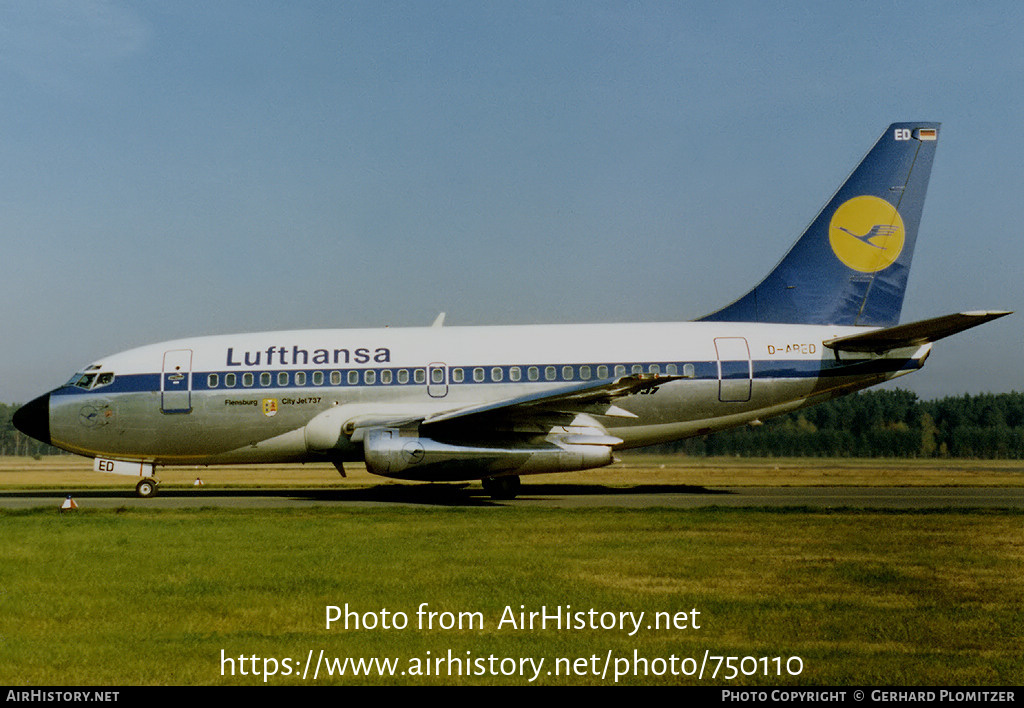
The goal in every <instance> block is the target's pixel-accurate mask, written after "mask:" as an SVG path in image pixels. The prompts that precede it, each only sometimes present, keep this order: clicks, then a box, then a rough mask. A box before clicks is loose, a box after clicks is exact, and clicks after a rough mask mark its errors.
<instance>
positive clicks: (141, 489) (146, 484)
mask: <svg viewBox="0 0 1024 708" xmlns="http://www.w3.org/2000/svg"><path fill="white" fill-rule="evenodd" d="M159 487H160V482H158V481H157V480H156V479H154V478H153V477H143V478H142V479H140V480H139V483H138V484H136V485H135V493H136V494H138V495H139V496H140V497H142V498H143V499H150V498H151V497H155V496H156V493H157V491H159Z"/></svg>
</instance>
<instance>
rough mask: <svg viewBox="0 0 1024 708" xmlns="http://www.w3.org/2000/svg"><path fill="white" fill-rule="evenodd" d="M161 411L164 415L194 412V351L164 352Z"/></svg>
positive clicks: (175, 350) (174, 350)
mask: <svg viewBox="0 0 1024 708" xmlns="http://www.w3.org/2000/svg"><path fill="white" fill-rule="evenodd" d="M160 410H161V411H162V412H164V413H191V412H192V350H191V349H171V350H170V351H166V352H164V366H163V372H162V373H161V375H160Z"/></svg>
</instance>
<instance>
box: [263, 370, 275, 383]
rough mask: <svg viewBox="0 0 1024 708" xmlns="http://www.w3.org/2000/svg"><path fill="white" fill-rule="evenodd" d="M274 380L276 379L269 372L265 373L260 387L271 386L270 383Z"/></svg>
mask: <svg viewBox="0 0 1024 708" xmlns="http://www.w3.org/2000/svg"><path fill="white" fill-rule="evenodd" d="M273 380H274V377H273V376H271V375H270V372H269V371H264V372H263V373H262V374H260V386H269V385H270V382H271V381H273Z"/></svg>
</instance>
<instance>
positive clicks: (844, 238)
mask: <svg viewBox="0 0 1024 708" xmlns="http://www.w3.org/2000/svg"><path fill="white" fill-rule="evenodd" d="M828 241H829V243H830V244H831V245H832V251H833V252H834V253H835V254H836V256H837V257H838V258H839V260H841V261H842V262H843V263H845V264H846V265H847V266H849V267H850V268H853V269H854V270H859V271H860V272H861V273H874V272H876V271H880V270H882V269H883V268H888V267H889V266H891V265H892V264H893V263H894V262H895V261H896V259H897V258H899V257H900V252H902V251H903V219H902V218H900V213H899V212H898V211H896V207H894V206H893V205H892V204H890V203H889V202H887V201H885V200H884V199H879V198H878V197H869V196H863V197H854V198H853V199H850V200H849V201H847V202H844V203H843V205H842V206H841V207H839V208H838V209H836V213H835V214H833V215H832V221H831V222H830V223H829V225H828Z"/></svg>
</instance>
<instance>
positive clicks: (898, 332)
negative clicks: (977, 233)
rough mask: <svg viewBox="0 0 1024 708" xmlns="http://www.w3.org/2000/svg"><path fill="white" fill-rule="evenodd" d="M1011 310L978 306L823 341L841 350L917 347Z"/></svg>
mask: <svg viewBox="0 0 1024 708" xmlns="http://www.w3.org/2000/svg"><path fill="white" fill-rule="evenodd" d="M1009 314H1011V313H1010V312H1009V311H1007V310H980V311H975V312H958V313H955V314H952V315H944V316H942V317H933V318H932V319H928V320H920V321H918V322H909V323H907V324H902V325H896V326H895V327H885V328H883V329H875V330H872V331H870V332H864V333H863V334H852V335H847V336H845V337H836V338H835V339H829V340H826V341H825V342H823V344H824V345H825V346H826V347H828V348H829V349H835V350H837V351H845V352H876V353H882V352H887V351H889V350H891V349H902V348H904V347H917V346H921V345H922V344H929V343H931V342H936V341H938V340H940V339H943V338H944V337H948V336H950V335H952V334H956V333H957V332H962V331H964V330H965V329H970V328H971V327H977V326H978V325H980V324H985V323H986V322H990V321H992V320H994V319H998V318H999V317H1005V316H1006V315H1009Z"/></svg>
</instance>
